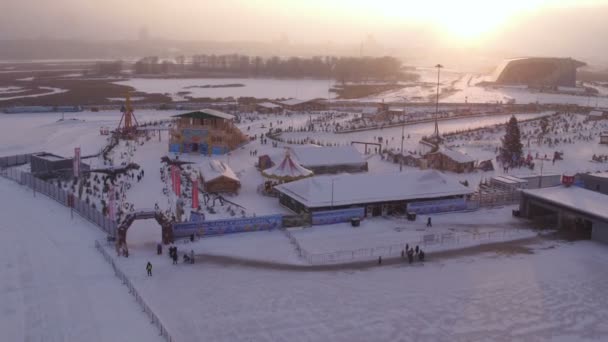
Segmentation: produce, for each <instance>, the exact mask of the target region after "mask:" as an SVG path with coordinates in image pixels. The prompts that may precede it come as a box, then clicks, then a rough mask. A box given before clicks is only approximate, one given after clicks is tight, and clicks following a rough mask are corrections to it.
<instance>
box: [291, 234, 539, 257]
mask: <svg viewBox="0 0 608 342" xmlns="http://www.w3.org/2000/svg"><path fill="white" fill-rule="evenodd" d="M284 231H285V235H286V236H287V237H288V238H289V240H290V242H291V243H292V244H293V245H294V246H296V252H297V253H298V256H300V257H301V258H302V259H304V260H305V261H307V262H308V263H309V264H311V265H327V264H340V263H351V262H359V261H368V260H374V259H377V258H378V257H382V258H389V257H398V256H400V255H401V252H402V251H403V250H404V249H405V245H406V243H407V244H409V246H410V248H413V247H414V246H415V245H418V246H419V247H421V248H423V249H424V251H425V253H430V252H440V251H446V250H451V249H456V248H467V247H474V246H479V245H483V244H488V243H494V242H502V241H511V240H517V239H523V238H528V237H532V236H535V234H536V233H534V232H533V231H531V230H529V229H519V228H505V229H501V230H494V231H488V232H483V233H473V234H471V233H461V234H455V233H441V234H426V235H423V236H421V237H420V238H419V239H418V240H417V241H406V242H403V243H398V244H392V245H386V246H377V247H370V248H360V249H354V250H343V251H335V252H329V253H310V252H308V251H306V250H305V249H304V248H303V247H302V246H301V245H300V243H299V242H298V240H297V238H295V237H294V236H293V235H292V234H291V233H290V232H289V231H287V230H284Z"/></svg>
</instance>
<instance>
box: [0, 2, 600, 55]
mask: <svg viewBox="0 0 608 342" xmlns="http://www.w3.org/2000/svg"><path fill="white" fill-rule="evenodd" d="M6 1H7V0H5V2H6ZM2 7H3V8H4V10H3V11H1V12H0V39H3V40H11V39H32V38H49V39H77V40H87V41H97V40H133V39H140V38H146V37H147V38H149V39H156V38H162V39H167V40H183V41H217V42H233V43H235V42H236V43H237V44H238V42H263V43H266V44H274V45H278V46H303V45H314V46H316V47H317V50H321V51H322V50H323V49H324V46H326V49H327V51H328V54H329V53H331V52H332V50H335V49H336V47H349V48H348V49H350V50H353V53H356V52H357V51H356V50H357V47H359V49H366V51H365V54H372V52H373V54H391V55H398V56H407V57H410V58H413V59H416V58H422V57H424V58H426V57H430V58H438V57H441V56H442V55H444V54H446V53H447V52H449V53H450V54H454V55H460V54H462V55H465V56H466V55H472V54H475V57H476V58H480V59H483V58H487V57H488V56H492V57H497V58H500V57H503V58H504V57H513V56H518V55H527V56H532V55H536V56H559V57H570V56H571V57H574V58H579V59H584V60H589V61H590V62H591V63H600V64H604V65H605V64H608V63H607V59H606V57H605V56H606V54H608V42H607V41H606V40H605V39H604V38H603V37H605V36H607V35H608V23H607V21H606V18H607V17H608V0H586V1H585V0H584V1H581V0H579V1H576V0H554V1H547V0H527V1H526V0H513V1H508V2H506V1H481V0H468V1H467V0H465V1H460V2H458V3H456V2H453V1H442V0H427V1H407V0H401V1H399V0H376V1H361V0H350V1H348V0H333V1H322V0H309V1H306V2H303V1H288V0H284V1H278V0H262V1H255V2H254V1H245V0H224V1H221V2H212V1H200V0H199V1H197V0H181V1H179V2H169V1H160V0H147V1H143V0H133V1H130V2H124V1H117V0H106V1H80V0H55V1H53V2H48V1H44V0H21V1H16V0H8V2H7V3H6V4H4V5H3V6H2ZM594 39H595V40H594ZM350 50H348V51H350ZM283 51H284V52H286V51H288V50H287V49H284V50H283ZM321 51H320V52H321ZM245 52H247V51H245ZM446 58H447V56H446Z"/></svg>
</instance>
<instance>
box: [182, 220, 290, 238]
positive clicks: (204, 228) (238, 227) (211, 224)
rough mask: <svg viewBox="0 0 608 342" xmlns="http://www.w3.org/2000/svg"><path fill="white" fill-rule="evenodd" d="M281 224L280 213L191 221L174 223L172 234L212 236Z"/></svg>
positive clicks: (251, 230)
mask: <svg viewBox="0 0 608 342" xmlns="http://www.w3.org/2000/svg"><path fill="white" fill-rule="evenodd" d="M282 225H283V216H282V215H268V216H259V217H250V218H240V219H225V220H213V221H198V222H196V221H193V222H185V223H176V224H174V225H173V235H174V236H175V237H183V236H189V235H192V234H198V235H200V236H213V235H223V234H233V233H243V232H254V231H260V230H272V229H277V228H281V227H282Z"/></svg>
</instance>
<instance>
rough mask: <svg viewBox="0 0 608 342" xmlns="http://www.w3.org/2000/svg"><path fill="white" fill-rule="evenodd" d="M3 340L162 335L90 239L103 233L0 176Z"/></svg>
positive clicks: (0, 319) (130, 338) (148, 337)
mask: <svg viewBox="0 0 608 342" xmlns="http://www.w3.org/2000/svg"><path fill="white" fill-rule="evenodd" d="M0 217H2V221H1V222H0V260H1V261H0V303H2V304H1V305H0V331H2V333H1V335H2V338H1V339H2V340H3V341H57V342H59V341H125V342H127V341H144V340H145V341H161V339H160V338H159V336H158V332H157V330H156V328H155V327H154V326H152V325H151V324H150V322H149V320H148V318H147V317H146V316H145V315H144V313H142V312H141V309H140V308H139V307H138V306H137V304H136V303H135V300H134V299H133V297H132V296H131V295H130V294H129V293H128V290H127V288H126V287H124V286H123V285H122V284H121V282H120V280H119V279H118V278H116V277H115V276H114V272H113V270H112V268H111V267H110V265H109V264H107V263H106V261H105V260H104V259H103V257H102V256H101V254H99V252H98V251H96V250H95V247H94V245H93V243H94V240H95V239H103V238H104V234H102V233H101V231H100V230H98V228H97V227H95V226H93V225H91V224H90V223H88V222H86V221H84V220H83V219H81V218H80V217H78V216H77V215H76V216H75V217H74V220H70V214H69V211H68V210H67V209H66V208H65V207H63V206H60V205H59V204H57V203H55V202H54V201H52V200H50V199H48V198H46V197H44V196H42V195H37V196H36V197H33V195H32V193H31V192H29V191H27V190H26V188H24V187H21V186H20V185H18V184H16V183H13V182H11V181H9V180H6V179H4V178H0Z"/></svg>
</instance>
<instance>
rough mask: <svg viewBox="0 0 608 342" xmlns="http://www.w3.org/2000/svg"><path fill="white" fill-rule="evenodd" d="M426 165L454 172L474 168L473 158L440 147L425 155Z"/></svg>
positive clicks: (469, 170) (468, 170) (467, 170)
mask: <svg viewBox="0 0 608 342" xmlns="http://www.w3.org/2000/svg"><path fill="white" fill-rule="evenodd" d="M425 158H426V160H427V163H428V167H430V168H432V169H436V170H442V171H452V172H456V173H463V172H472V171H473V170H475V159H473V158H472V157H471V156H469V155H467V154H464V153H460V152H458V151H454V150H451V149H448V148H440V149H439V150H438V151H437V152H431V153H428V154H427V155H426V156H425Z"/></svg>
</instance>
